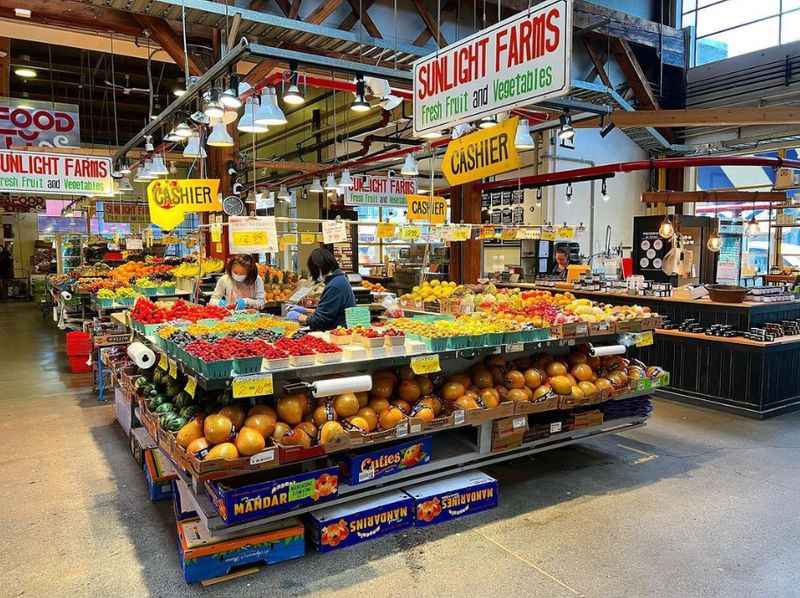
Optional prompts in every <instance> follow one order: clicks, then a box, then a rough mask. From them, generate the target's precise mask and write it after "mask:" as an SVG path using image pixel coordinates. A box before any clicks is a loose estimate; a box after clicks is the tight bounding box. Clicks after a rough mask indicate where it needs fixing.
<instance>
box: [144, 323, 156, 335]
mask: <svg viewBox="0 0 800 598" xmlns="http://www.w3.org/2000/svg"><path fill="white" fill-rule="evenodd" d="M159 326H161V324H141V327H142V330H141V332H142V334H144V335H145V336H152V335H154V334H155V333H156V331H157V330H158V328H159Z"/></svg>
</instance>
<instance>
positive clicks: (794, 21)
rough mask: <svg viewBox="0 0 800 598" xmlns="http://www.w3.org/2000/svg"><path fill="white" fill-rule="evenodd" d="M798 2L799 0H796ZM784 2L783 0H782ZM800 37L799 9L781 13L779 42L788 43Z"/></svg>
mask: <svg viewBox="0 0 800 598" xmlns="http://www.w3.org/2000/svg"><path fill="white" fill-rule="evenodd" d="M798 2H800V0H798ZM784 4H785V0H784ZM799 39H800V10H797V11H795V12H790V13H789V14H786V15H783V18H782V20H781V43H782V44H788V43H789V42H795V41H797V40H799Z"/></svg>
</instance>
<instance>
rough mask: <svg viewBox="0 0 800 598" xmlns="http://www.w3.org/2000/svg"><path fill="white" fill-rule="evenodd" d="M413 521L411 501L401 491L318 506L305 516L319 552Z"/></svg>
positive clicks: (409, 525) (395, 528) (370, 538)
mask: <svg viewBox="0 0 800 598" xmlns="http://www.w3.org/2000/svg"><path fill="white" fill-rule="evenodd" d="M413 523H414V501H413V500H412V498H411V497H410V496H409V495H408V494H406V493H405V492H400V491H395V492H388V493H386V494H381V495H379V496H376V497H370V498H365V499H363V500H359V501H356V502H352V503H349V504H346V505H342V506H336V507H329V508H327V509H320V510H319V511H315V512H313V513H311V514H310V515H309V516H308V529H309V533H310V537H311V542H312V543H313V544H314V546H315V547H316V549H317V550H318V551H319V552H330V551H332V550H338V549H339V548H344V547H345V546H352V545H353V544H360V543H361V542H366V541H367V540H372V539H374V538H380V537H381V536H385V535H387V534H392V533H394V532H396V531H399V530H401V529H406V528H409V527H411V526H412V525H413Z"/></svg>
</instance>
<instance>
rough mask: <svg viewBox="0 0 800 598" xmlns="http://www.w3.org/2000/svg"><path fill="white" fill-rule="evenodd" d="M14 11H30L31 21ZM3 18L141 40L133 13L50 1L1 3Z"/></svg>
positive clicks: (3, 0) (0, 0)
mask: <svg viewBox="0 0 800 598" xmlns="http://www.w3.org/2000/svg"><path fill="white" fill-rule="evenodd" d="M15 8H27V9H28V10H30V11H31V18H30V19H18V18H17V17H16V15H15V14H14V9H15ZM0 17H4V18H9V19H14V20H17V21H23V20H24V21H25V22H26V23H38V24H41V25H54V26H57V27H65V28H70V29H88V30H90V31H96V32H106V33H107V32H113V33H119V34H122V35H131V36H138V35H141V33H142V27H141V26H140V25H139V24H138V23H137V22H136V21H135V20H133V19H131V15H130V13H127V12H125V11H122V10H116V9H114V8H102V7H99V6H93V5H91V4H86V3H84V2H78V1H77V0H60V1H59V2H58V3H57V4H54V3H53V2H49V1H48V0H0Z"/></svg>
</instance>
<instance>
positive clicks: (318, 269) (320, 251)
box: [306, 247, 339, 280]
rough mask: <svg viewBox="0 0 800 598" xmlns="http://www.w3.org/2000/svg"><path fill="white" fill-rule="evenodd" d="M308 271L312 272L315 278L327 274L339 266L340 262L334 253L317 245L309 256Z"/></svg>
mask: <svg viewBox="0 0 800 598" xmlns="http://www.w3.org/2000/svg"><path fill="white" fill-rule="evenodd" d="M306 265H307V266H308V271H309V272H310V273H311V277H312V278H313V279H315V280H316V279H317V278H319V277H320V276H327V275H328V274H330V273H331V272H333V271H334V270H336V269H338V268H339V262H337V261H336V258H335V257H333V254H332V253H331V252H330V251H328V250H327V249H325V248H324V247H317V248H316V249H315V250H314V251H312V252H311V255H309V256H308V263H307V264H306Z"/></svg>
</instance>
